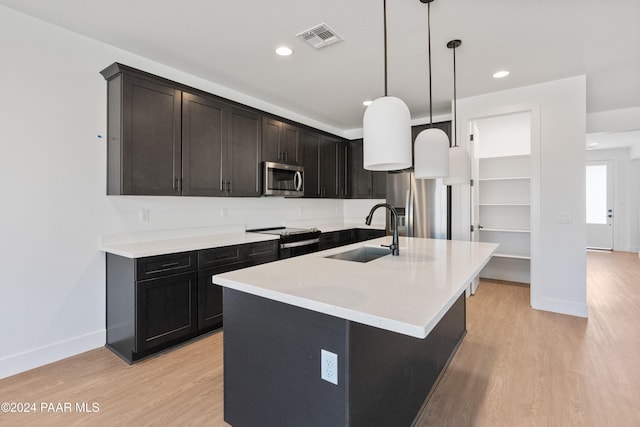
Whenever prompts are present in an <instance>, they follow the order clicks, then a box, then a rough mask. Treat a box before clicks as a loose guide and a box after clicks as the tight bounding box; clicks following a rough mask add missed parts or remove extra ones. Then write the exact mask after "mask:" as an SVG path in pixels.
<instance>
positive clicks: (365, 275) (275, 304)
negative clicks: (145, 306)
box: [213, 237, 497, 426]
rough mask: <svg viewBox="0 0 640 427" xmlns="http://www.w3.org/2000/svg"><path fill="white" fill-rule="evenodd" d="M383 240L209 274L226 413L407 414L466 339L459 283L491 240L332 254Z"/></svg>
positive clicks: (235, 421)
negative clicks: (218, 321)
mask: <svg viewBox="0 0 640 427" xmlns="http://www.w3.org/2000/svg"><path fill="white" fill-rule="evenodd" d="M389 242H390V237H384V238H380V239H376V240H371V241H368V242H366V243H358V244H354V245H349V246H343V247H340V248H335V249H331V250H327V251H323V252H317V253H314V254H309V255H305V256H301V257H296V258H290V259H286V260H282V261H278V262H275V263H270V264H264V265H260V266H256V267H251V268H248V269H243V270H238V271H234V272H230V273H225V274H221V275H218V276H214V277H213V282H214V283H216V284H218V285H222V286H223V287H224V316H225V325H224V358H225V360H224V369H225V372H224V378H225V379H224V384H225V420H226V421H227V422H228V423H230V424H232V425H234V426H245V425H278V426H283V425H292V426H293V425H330V426H334V425H336V426H337V425H350V426H360V425H362V426H365V425H366V426H372V425H386V426H389V425H394V426H396V425H397V426H401V425H409V424H411V422H412V421H413V420H414V418H415V417H416V415H418V413H419V411H420V408H421V407H422V404H423V403H424V401H425V399H426V397H427V396H428V394H429V392H430V390H431V389H432V387H433V386H434V384H435V383H436V381H437V379H438V377H439V375H440V374H441V372H442V371H443V370H444V368H445V367H446V365H447V363H448V361H449V360H450V358H451V357H452V355H453V354H454V352H455V350H456V348H457V346H458V345H459V343H460V341H461V340H462V338H463V337H464V334H465V332H466V320H465V290H466V288H467V287H468V286H469V283H470V282H471V280H472V279H473V278H474V277H475V276H476V275H477V274H478V273H479V272H480V270H481V269H482V267H483V266H484V265H486V263H487V262H488V261H489V259H490V258H491V256H492V254H493V252H494V251H495V249H496V248H497V245H495V244H491V243H473V242H463V241H447V240H433V239H418V238H401V239H400V256H391V255H390V254H389V255H386V256H382V257H380V258H377V259H373V260H371V261H369V262H366V263H361V262H355V261H348V260H344V259H337V258H328V256H331V255H336V254H342V253H345V252H348V251H351V250H354V249H359V248H364V247H379V245H381V244H389ZM339 256H340V255H339ZM322 350H324V351H325V352H328V353H325V354H324V356H321V353H323V352H322ZM327 355H328V357H326V356H327ZM331 355H335V356H334V358H335V359H332V357H331ZM322 377H325V378H326V379H322Z"/></svg>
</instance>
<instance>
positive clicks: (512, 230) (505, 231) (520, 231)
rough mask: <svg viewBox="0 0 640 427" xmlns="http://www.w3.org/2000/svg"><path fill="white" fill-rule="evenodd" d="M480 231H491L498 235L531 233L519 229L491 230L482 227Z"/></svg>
mask: <svg viewBox="0 0 640 427" xmlns="http://www.w3.org/2000/svg"><path fill="white" fill-rule="evenodd" d="M480 231H492V232H498V233H531V230H523V229H519V228H491V227H482V228H481V229H480Z"/></svg>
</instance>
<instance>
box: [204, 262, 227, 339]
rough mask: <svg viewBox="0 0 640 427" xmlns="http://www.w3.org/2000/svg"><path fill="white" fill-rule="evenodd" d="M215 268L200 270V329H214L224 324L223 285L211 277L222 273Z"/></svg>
mask: <svg viewBox="0 0 640 427" xmlns="http://www.w3.org/2000/svg"><path fill="white" fill-rule="evenodd" d="M220 273H222V271H218V269H215V268H209V269H206V270H202V271H200V272H198V296H199V298H198V329H200V330H213V329H216V328H219V327H221V326H222V286H218V285H214V284H213V283H212V282H211V278H212V277H213V276H214V275H216V274H220Z"/></svg>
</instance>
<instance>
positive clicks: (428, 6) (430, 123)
mask: <svg viewBox="0 0 640 427" xmlns="http://www.w3.org/2000/svg"><path fill="white" fill-rule="evenodd" d="M427 41H428V42H427V44H428V49H429V127H430V128H432V127H433V100H432V95H431V3H427Z"/></svg>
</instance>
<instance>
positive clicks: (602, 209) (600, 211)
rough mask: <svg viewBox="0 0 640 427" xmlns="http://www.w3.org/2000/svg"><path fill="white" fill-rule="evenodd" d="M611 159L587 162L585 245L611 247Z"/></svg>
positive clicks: (589, 246)
mask: <svg viewBox="0 0 640 427" xmlns="http://www.w3.org/2000/svg"><path fill="white" fill-rule="evenodd" d="M612 178H613V161H611V160H605V161H594V162H587V167H586V188H587V193H586V202H587V203H586V220H587V247H588V248H593V249H608V250H612V249H613V179H612Z"/></svg>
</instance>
